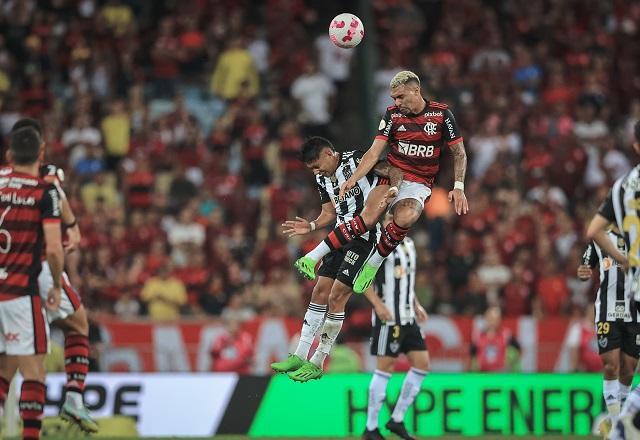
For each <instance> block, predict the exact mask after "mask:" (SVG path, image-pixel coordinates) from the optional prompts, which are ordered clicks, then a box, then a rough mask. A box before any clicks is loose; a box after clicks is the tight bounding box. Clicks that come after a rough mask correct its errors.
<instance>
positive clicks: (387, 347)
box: [371, 322, 427, 358]
mask: <svg viewBox="0 0 640 440" xmlns="http://www.w3.org/2000/svg"><path fill="white" fill-rule="evenodd" d="M426 350H427V344H426V342H425V341H424V338H423V337H422V334H421V333H420V327H419V326H418V324H416V323H415V322H414V323H413V324H408V325H382V324H377V325H375V326H374V327H373V329H372V330H371V354H372V355H373V356H391V357H394V358H395V357H398V355H399V354H400V353H405V354H406V353H409V352H410V351H426Z"/></svg>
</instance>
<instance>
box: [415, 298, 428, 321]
mask: <svg viewBox="0 0 640 440" xmlns="http://www.w3.org/2000/svg"><path fill="white" fill-rule="evenodd" d="M416 302H417V301H416ZM415 311H416V319H417V320H418V322H419V323H423V322H427V319H429V315H428V314H427V311H426V310H425V309H424V307H422V306H421V305H420V304H416V305H415Z"/></svg>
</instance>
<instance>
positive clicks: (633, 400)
mask: <svg viewBox="0 0 640 440" xmlns="http://www.w3.org/2000/svg"><path fill="white" fill-rule="evenodd" d="M623 331H624V336H623V339H622V347H621V350H620V374H619V379H618V380H619V385H618V392H619V396H620V404H621V406H622V409H621V411H620V415H621V416H623V415H626V414H628V413H635V412H636V411H638V410H640V389H638V387H635V388H634V389H633V390H632V391H631V392H630V393H629V387H631V382H632V380H633V375H634V373H635V371H636V366H637V365H638V356H639V352H638V345H637V344H636V339H637V338H638V337H639V335H640V324H626V325H625V326H624V327H623ZM627 396H628V397H627Z"/></svg>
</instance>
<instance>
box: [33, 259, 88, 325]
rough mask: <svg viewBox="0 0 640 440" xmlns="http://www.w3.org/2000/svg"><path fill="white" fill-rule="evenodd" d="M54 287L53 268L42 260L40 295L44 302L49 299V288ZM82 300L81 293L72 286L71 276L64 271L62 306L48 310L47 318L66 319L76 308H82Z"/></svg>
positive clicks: (52, 319)
mask: <svg viewBox="0 0 640 440" xmlns="http://www.w3.org/2000/svg"><path fill="white" fill-rule="evenodd" d="M52 287H53V277H52V276H51V269H49V264H48V263H47V262H46V261H43V262H42V271H41V272H40V275H38V289H40V297H41V298H42V301H44V302H43V304H44V303H46V301H47V295H48V294H49V290H51V288H52ZM81 305H82V302H81V301H80V295H78V292H76V291H75V289H74V288H73V287H71V283H69V277H68V276H67V273H66V272H62V291H61V295H60V307H58V309H57V310H47V311H46V312H47V320H48V321H49V323H52V322H53V321H57V320H59V319H65V318H66V317H68V316H70V315H73V314H74V313H75V312H76V310H78V309H79V308H80V306H81Z"/></svg>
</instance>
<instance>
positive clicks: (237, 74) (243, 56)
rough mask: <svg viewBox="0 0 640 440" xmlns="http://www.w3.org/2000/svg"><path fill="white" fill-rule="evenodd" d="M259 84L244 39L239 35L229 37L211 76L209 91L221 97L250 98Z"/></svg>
mask: <svg viewBox="0 0 640 440" xmlns="http://www.w3.org/2000/svg"><path fill="white" fill-rule="evenodd" d="M259 86H260V80H259V78H258V71H257V70H256V66H255V64H254V62H253V58H252V57H251V53H250V52H249V51H248V50H247V49H246V48H245V45H244V41H243V40H242V38H240V37H235V38H233V39H231V40H230V41H229V45H228V46H227V49H226V50H225V51H224V52H222V54H220V57H219V58H218V62H217V64H216V68H215V70H214V71H213V75H212V76H211V91H212V92H213V93H215V94H216V95H217V96H219V97H221V98H223V99H235V98H237V97H238V96H242V97H244V98H250V97H253V96H255V95H256V94H257V93H258V88H259Z"/></svg>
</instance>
